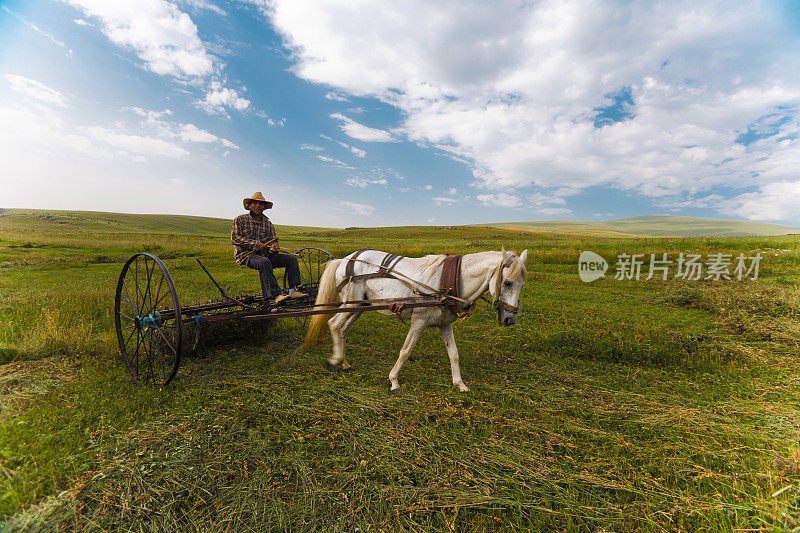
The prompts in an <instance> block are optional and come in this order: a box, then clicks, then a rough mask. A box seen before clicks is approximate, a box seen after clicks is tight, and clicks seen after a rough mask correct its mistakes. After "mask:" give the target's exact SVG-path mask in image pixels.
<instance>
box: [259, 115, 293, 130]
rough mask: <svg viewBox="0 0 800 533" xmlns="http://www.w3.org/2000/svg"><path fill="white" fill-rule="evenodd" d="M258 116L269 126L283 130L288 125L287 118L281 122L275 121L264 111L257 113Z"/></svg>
mask: <svg viewBox="0 0 800 533" xmlns="http://www.w3.org/2000/svg"><path fill="white" fill-rule="evenodd" d="M256 116H257V117H259V118H263V119H266V121H267V125H268V126H280V127H281V128H282V127H284V126H285V125H286V117H283V118H281V119H280V120H274V119H273V118H272V117H270V116H269V115H268V114H266V113H264V112H263V111H256Z"/></svg>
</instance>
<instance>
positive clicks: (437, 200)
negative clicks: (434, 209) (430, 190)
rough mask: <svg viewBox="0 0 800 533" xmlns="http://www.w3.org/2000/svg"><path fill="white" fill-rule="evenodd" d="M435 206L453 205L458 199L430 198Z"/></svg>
mask: <svg viewBox="0 0 800 533" xmlns="http://www.w3.org/2000/svg"><path fill="white" fill-rule="evenodd" d="M431 200H433V201H434V203H435V204H436V205H445V204H454V203H457V202H458V198H447V197H445V196H436V197H433V198H431Z"/></svg>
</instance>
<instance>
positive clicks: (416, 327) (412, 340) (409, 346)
mask: <svg viewBox="0 0 800 533" xmlns="http://www.w3.org/2000/svg"><path fill="white" fill-rule="evenodd" d="M427 327H428V324H426V323H425V322H422V321H418V322H411V327H410V328H409V329H408V335H406V341H405V342H404V343H403V348H402V349H401V350H400V356H399V357H398V358H397V362H396V363H395V364H394V366H393V367H392V370H391V372H389V382H390V383H391V384H392V388H391V390H397V389H399V388H400V380H399V379H398V376H399V375H400V370H401V369H402V368H403V364H404V363H405V362H406V360H407V359H408V356H409V355H411V350H413V349H414V346H415V345H416V344H417V341H418V340H419V337H420V335H422V332H423V331H424V330H425V328H427Z"/></svg>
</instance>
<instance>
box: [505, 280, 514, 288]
mask: <svg viewBox="0 0 800 533" xmlns="http://www.w3.org/2000/svg"><path fill="white" fill-rule="evenodd" d="M503 285H504V286H505V287H510V286H511V285H513V283H511V282H510V281H505V282H503Z"/></svg>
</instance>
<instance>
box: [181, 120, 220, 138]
mask: <svg viewBox="0 0 800 533" xmlns="http://www.w3.org/2000/svg"><path fill="white" fill-rule="evenodd" d="M180 136H181V140H183V141H187V142H195V143H213V142H217V140H219V137H217V136H216V135H214V134H212V133H208V132H207V131H206V130H201V129H200V128H198V127H197V126H195V125H194V124H183V125H182V126H181V132H180Z"/></svg>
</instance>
